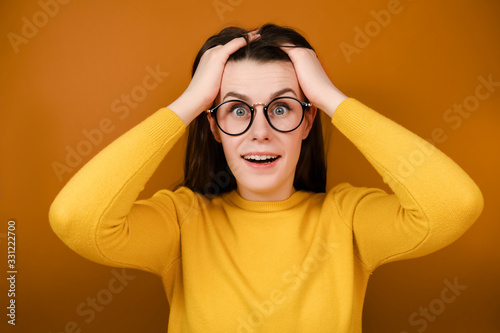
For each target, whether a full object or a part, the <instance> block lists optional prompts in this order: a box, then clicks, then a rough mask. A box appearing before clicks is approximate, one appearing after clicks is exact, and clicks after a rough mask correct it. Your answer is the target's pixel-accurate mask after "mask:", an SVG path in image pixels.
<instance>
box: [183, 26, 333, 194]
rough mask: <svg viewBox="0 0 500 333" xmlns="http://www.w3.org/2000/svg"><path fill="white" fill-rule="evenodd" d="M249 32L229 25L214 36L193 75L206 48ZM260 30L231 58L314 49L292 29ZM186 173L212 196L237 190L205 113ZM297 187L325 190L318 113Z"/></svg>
mask: <svg viewBox="0 0 500 333" xmlns="http://www.w3.org/2000/svg"><path fill="white" fill-rule="evenodd" d="M248 32H249V30H245V29H242V28H238V27H229V28H225V29H223V30H222V31H221V32H220V33H219V34H217V35H214V36H212V37H210V38H209V39H208V40H207V41H206V42H205V44H204V45H203V46H202V48H201V49H200V51H199V52H198V55H197V56H196V59H195V61H194V64H193V71H192V75H194V73H195V71H196V68H197V67H198V63H199V61H200V58H201V57H202V55H203V54H204V53H205V51H207V50H208V49H210V48H211V47H214V46H216V45H224V44H226V43H227V42H229V41H231V40H232V39H234V38H237V37H244V38H245V39H247V42H248V37H247V34H248ZM258 33H259V34H260V35H261V37H260V38H259V39H258V40H256V41H254V42H252V43H248V44H247V45H246V46H245V47H243V48H241V49H239V50H238V51H236V52H235V53H233V54H232V55H231V56H230V57H229V59H228V61H238V60H243V59H251V60H254V61H258V62H271V61H291V60H290V58H289V57H288V55H287V54H286V53H285V52H284V51H283V50H281V49H280V47H279V46H280V45H282V44H292V45H295V46H297V47H305V48H309V49H313V48H312V46H311V45H310V44H309V43H308V42H307V40H306V39H305V38H304V37H303V36H302V35H300V34H299V33H298V32H296V31H295V30H293V29H291V28H287V27H281V26H277V25H273V24H266V25H264V26H262V27H261V28H260V29H258ZM184 175H185V176H184V182H183V183H182V186H186V187H188V188H190V189H191V190H193V191H195V192H200V193H203V194H205V195H208V196H215V195H218V194H222V193H224V192H229V191H232V190H234V189H236V179H235V178H234V176H233V174H232V172H231V170H230V168H229V166H228V164H227V161H226V157H225V155H224V151H223V149H222V144H221V143H219V142H217V141H216V140H215V139H214V137H213V135H212V132H211V131H210V124H209V122H208V119H207V117H206V114H205V113H204V112H203V113H201V114H200V115H199V116H198V117H197V118H196V119H194V120H193V122H192V123H191V124H190V125H189V135H188V142H187V149H186V160H185V164H184ZM293 186H294V187H295V189H296V190H297V191H299V190H305V191H312V192H325V186H326V165H325V157H324V148H323V134H322V130H321V117H320V115H319V114H316V117H315V119H314V122H313V125H312V128H311V131H310V132H309V135H308V137H307V138H306V139H304V140H303V141H302V145H301V150H300V156H299V160H298V162H297V167H296V169H295V178H294V182H293Z"/></svg>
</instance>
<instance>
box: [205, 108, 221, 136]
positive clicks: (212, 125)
mask: <svg viewBox="0 0 500 333" xmlns="http://www.w3.org/2000/svg"><path fill="white" fill-rule="evenodd" d="M207 119H208V122H209V123H210V131H212V134H213V136H214V139H215V141H217V142H219V143H222V140H221V138H220V132H219V127H218V126H217V124H216V123H215V119H214V118H212V114H211V113H208V112H207Z"/></svg>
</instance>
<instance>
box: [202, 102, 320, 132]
mask: <svg viewBox="0 0 500 333" xmlns="http://www.w3.org/2000/svg"><path fill="white" fill-rule="evenodd" d="M256 105H262V106H264V116H265V117H266V119H267V122H268V123H269V125H271V127H272V128H273V129H275V130H276V131H278V132H283V133H287V132H291V131H294V130H295V129H297V128H298V127H299V126H300V124H301V123H302V120H303V119H304V112H305V110H306V109H307V108H308V107H310V106H311V105H312V104H311V103H307V102H302V101H299V100H298V99H296V98H294V97H287V96H285V97H278V98H275V99H273V100H272V101H270V102H269V103H267V104H264V103H254V104H252V105H249V104H247V103H245V102H243V101H240V100H229V101H225V102H222V103H221V104H219V105H217V106H216V107H214V108H211V109H210V110H208V111H207V112H208V113H210V114H211V115H212V117H214V118H215V122H216V123H217V126H218V127H219V128H220V130H221V131H222V132H224V133H226V134H227V135H233V136H236V135H241V134H243V133H245V132H246V131H248V129H249V128H250V126H252V122H253V120H254V118H255V106H256Z"/></svg>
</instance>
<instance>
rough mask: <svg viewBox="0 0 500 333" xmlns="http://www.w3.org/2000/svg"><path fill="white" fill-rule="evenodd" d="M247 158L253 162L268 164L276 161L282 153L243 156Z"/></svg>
mask: <svg viewBox="0 0 500 333" xmlns="http://www.w3.org/2000/svg"><path fill="white" fill-rule="evenodd" d="M242 157H243V158H244V159H245V160H247V161H248V162H252V163H258V164H267V163H272V162H274V161H276V160H277V159H278V158H280V157H281V156H280V155H246V156H242Z"/></svg>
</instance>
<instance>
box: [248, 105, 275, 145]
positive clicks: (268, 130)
mask: <svg viewBox="0 0 500 333" xmlns="http://www.w3.org/2000/svg"><path fill="white" fill-rule="evenodd" d="M257 105H258V106H257ZM254 107H255V113H254V119H253V122H252V126H250V128H249V132H250V133H249V136H250V139H251V140H256V141H262V140H264V141H269V140H270V138H271V135H272V132H273V129H272V127H271V125H269V123H268V122H267V119H266V116H265V115H264V104H263V103H256V104H254Z"/></svg>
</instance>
